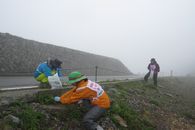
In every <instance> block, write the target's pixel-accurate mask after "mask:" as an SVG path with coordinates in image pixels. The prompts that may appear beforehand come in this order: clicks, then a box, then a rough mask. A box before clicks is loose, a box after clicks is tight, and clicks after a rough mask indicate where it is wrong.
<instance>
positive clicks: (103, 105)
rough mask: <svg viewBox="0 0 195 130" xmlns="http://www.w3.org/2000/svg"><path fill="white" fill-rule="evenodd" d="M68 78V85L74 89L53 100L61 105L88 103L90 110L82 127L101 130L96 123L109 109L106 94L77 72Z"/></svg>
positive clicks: (88, 129) (108, 100)
mask: <svg viewBox="0 0 195 130" xmlns="http://www.w3.org/2000/svg"><path fill="white" fill-rule="evenodd" d="M68 78H69V81H68V83H69V84H72V85H73V86H75V87H74V88H72V89H71V90H69V91H68V92H66V93H65V94H63V95H62V96H61V97H57V96H56V97H54V100H55V101H60V102H61V103H62V104H71V103H76V102H78V103H80V102H82V101H84V102H86V101H87V102H89V106H90V107H89V108H90V110H89V111H88V112H87V113H86V114H85V116H84V118H83V120H82V122H83V125H84V127H85V128H86V129H87V130H103V128H102V127H101V126H100V125H98V124H97V123H96V121H97V120H98V119H99V118H100V117H101V116H102V115H103V114H104V113H105V112H106V110H107V109H108V108H109V107H110V99H109V97H108V95H107V94H106V92H105V91H104V90H103V89H102V87H101V86H100V85H99V84H97V83H95V82H92V81H90V80H88V79H87V77H86V76H85V75H83V74H81V73H80V72H78V71H74V72H72V73H70V74H69V75H68ZM83 104H86V103H83Z"/></svg>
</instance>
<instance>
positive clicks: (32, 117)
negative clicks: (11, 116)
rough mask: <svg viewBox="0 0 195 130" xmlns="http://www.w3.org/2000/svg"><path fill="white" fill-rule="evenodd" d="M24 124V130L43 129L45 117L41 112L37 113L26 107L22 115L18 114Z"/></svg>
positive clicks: (22, 124) (22, 126) (22, 125)
mask: <svg viewBox="0 0 195 130" xmlns="http://www.w3.org/2000/svg"><path fill="white" fill-rule="evenodd" d="M18 117H20V119H21V121H22V123H21V128H22V129H24V130H38V129H41V127H40V125H39V124H41V120H42V119H43V118H44V115H43V114H42V113H40V112H35V111H34V110H33V109H32V108H31V107H26V108H25V109H24V110H23V111H22V112H21V113H19V114H18Z"/></svg>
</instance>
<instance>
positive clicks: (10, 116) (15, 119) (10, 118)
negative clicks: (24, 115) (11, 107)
mask: <svg viewBox="0 0 195 130" xmlns="http://www.w3.org/2000/svg"><path fill="white" fill-rule="evenodd" d="M4 120H5V121H7V122H13V123H15V124H19V123H20V119H19V118H18V117H15V116H13V115H11V114H10V115H8V116H6V117H4Z"/></svg>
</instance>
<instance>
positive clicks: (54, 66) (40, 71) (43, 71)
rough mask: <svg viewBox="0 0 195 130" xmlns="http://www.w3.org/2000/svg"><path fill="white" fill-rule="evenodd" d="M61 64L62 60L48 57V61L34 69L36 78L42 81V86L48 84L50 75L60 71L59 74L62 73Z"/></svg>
mask: <svg viewBox="0 0 195 130" xmlns="http://www.w3.org/2000/svg"><path fill="white" fill-rule="evenodd" d="M61 64H62V61H60V60H58V59H55V60H52V59H48V60H47V61H46V62H44V63H41V64H39V65H38V67H37V68H36V70H35V71H34V78H35V79H36V80H37V81H39V82H40V83H41V86H42V87H46V86H48V76H52V75H54V74H56V73H58V76H59V77H60V76H62V74H61Z"/></svg>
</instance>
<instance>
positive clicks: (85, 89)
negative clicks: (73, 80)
mask: <svg viewBox="0 0 195 130" xmlns="http://www.w3.org/2000/svg"><path fill="white" fill-rule="evenodd" d="M81 99H89V100H90V101H91V104H92V105H97V106H99V107H101V108H105V109H107V108H109V107H110V99H109V97H108V95H107V94H106V92H105V91H104V90H103V89H102V88H101V86H100V85H99V84H97V83H95V82H92V81H90V80H88V81H81V82H80V83H79V84H78V85H77V87H74V88H73V89H71V90H69V91H68V92H66V93H65V94H63V95H62V96H61V97H60V102H61V103H62V104H71V103H74V102H77V101H79V100H81Z"/></svg>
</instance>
